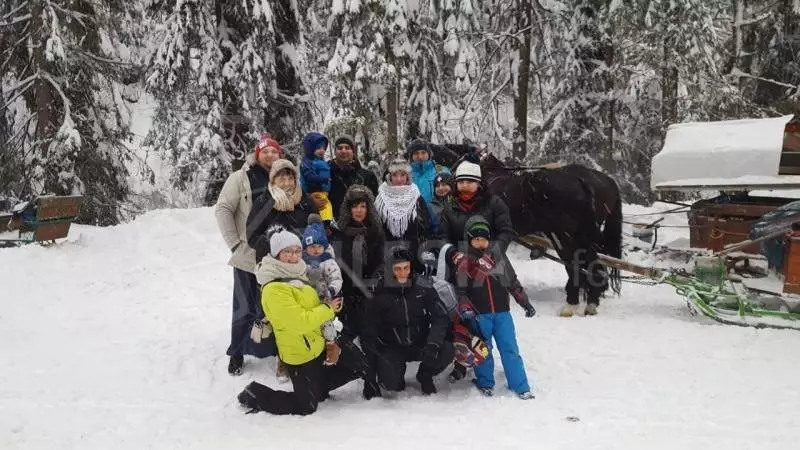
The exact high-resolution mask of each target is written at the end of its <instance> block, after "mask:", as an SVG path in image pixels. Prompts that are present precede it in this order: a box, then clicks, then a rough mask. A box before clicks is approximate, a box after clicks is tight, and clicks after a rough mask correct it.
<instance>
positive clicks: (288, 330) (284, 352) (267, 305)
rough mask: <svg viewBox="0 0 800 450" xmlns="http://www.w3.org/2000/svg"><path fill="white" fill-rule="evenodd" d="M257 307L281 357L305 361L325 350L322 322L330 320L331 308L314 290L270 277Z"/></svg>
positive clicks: (285, 360) (300, 282) (296, 363)
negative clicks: (267, 321) (270, 329)
mask: <svg viewBox="0 0 800 450" xmlns="http://www.w3.org/2000/svg"><path fill="white" fill-rule="evenodd" d="M261 306H262V307H263V308H264V314H265V315H266V316H267V317H268V318H269V321H270V323H271V324H272V329H273V331H274V332H275V343H276V344H277V346H278V354H279V355H280V357H281V360H282V361H283V362H285V363H287V364H291V365H300V364H305V363H307V362H309V361H311V360H312V359H314V358H316V357H317V356H319V355H320V354H321V353H322V351H323V350H324V349H325V338H324V337H323V336H322V331H321V327H322V324H323V323H325V322H327V321H328V320H333V317H334V313H333V310H332V309H331V308H330V307H328V306H327V305H325V304H322V303H321V302H320V300H319V297H318V296H317V292H316V290H315V289H314V288H313V287H311V286H309V285H308V284H306V283H304V282H302V281H300V280H281V279H278V280H274V281H271V282H269V283H267V284H266V285H264V289H263V290H262V292H261Z"/></svg>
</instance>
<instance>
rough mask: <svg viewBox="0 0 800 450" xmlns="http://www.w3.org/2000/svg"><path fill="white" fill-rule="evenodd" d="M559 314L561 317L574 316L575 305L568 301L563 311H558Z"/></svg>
mask: <svg viewBox="0 0 800 450" xmlns="http://www.w3.org/2000/svg"><path fill="white" fill-rule="evenodd" d="M558 315H559V316H561V317H572V316H574V315H575V305H570V304H569V303H567V304H566V305H564V307H563V308H561V312H560V313H558Z"/></svg>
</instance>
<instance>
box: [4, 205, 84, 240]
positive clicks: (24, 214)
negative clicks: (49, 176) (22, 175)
mask: <svg viewBox="0 0 800 450" xmlns="http://www.w3.org/2000/svg"><path fill="white" fill-rule="evenodd" d="M82 203H83V197H82V196H80V195H71V196H63V197H59V196H55V195H48V196H42V197H37V198H36V199H34V200H32V201H30V202H26V203H22V204H19V205H17V206H16V207H14V210H13V211H12V212H11V213H6V214H0V244H6V245H15V244H28V243H31V242H41V243H45V242H50V243H53V242H55V240H56V239H62V238H65V237H67V235H68V234H69V228H70V225H71V224H72V221H73V220H75V218H76V217H77V216H78V213H79V212H80V210H81V204H82Z"/></svg>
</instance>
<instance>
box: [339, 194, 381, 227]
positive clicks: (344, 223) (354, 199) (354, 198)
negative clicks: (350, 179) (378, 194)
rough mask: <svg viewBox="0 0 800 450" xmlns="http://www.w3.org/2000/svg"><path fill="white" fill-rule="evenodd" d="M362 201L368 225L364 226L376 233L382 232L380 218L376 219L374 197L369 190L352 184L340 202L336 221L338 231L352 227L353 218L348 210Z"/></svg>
mask: <svg viewBox="0 0 800 450" xmlns="http://www.w3.org/2000/svg"><path fill="white" fill-rule="evenodd" d="M362 201H363V202H364V203H366V204H367V222H368V223H365V224H364V225H366V226H367V227H368V228H370V229H374V230H377V231H381V230H382V227H383V224H382V223H381V219H380V217H378V212H377V211H376V210H375V197H374V196H373V195H372V192H371V191H370V190H369V188H367V187H366V186H362V185H360V184H354V185H352V186H350V188H348V189H347V192H346V193H345V194H344V201H343V202H342V207H341V211H339V217H338V219H337V220H336V225H337V226H338V228H339V229H340V230H343V229H345V228H346V227H348V226H350V225H352V223H353V216H352V214H351V213H350V208H351V207H352V206H353V205H354V204H355V203H358V202H362Z"/></svg>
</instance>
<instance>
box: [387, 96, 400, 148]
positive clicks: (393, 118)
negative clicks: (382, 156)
mask: <svg viewBox="0 0 800 450" xmlns="http://www.w3.org/2000/svg"><path fill="white" fill-rule="evenodd" d="M386 126H387V129H388V131H387V133H386V152H387V153H388V154H389V155H391V157H392V158H395V157H397V156H399V152H398V147H397V85H392V86H391V87H390V88H389V91H388V92H387V93H386Z"/></svg>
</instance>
